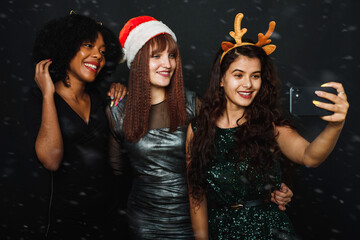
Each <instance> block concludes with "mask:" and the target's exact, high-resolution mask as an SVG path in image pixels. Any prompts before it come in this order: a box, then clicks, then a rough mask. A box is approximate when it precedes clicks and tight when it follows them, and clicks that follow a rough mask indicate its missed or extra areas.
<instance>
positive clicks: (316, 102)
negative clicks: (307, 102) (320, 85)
mask: <svg viewBox="0 0 360 240" xmlns="http://www.w3.org/2000/svg"><path fill="white" fill-rule="evenodd" d="M312 103H313V104H314V105H315V106H317V105H319V103H320V102H319V101H315V100H313V101H312Z"/></svg>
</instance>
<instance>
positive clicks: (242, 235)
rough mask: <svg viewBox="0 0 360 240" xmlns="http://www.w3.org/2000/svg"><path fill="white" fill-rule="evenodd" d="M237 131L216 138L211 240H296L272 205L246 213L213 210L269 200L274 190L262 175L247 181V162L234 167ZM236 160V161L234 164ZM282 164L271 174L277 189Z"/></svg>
mask: <svg viewBox="0 0 360 240" xmlns="http://www.w3.org/2000/svg"><path fill="white" fill-rule="evenodd" d="M236 129H237V128H230V129H220V128H217V130H216V136H215V151H216V158H215V159H213V160H212V162H211V165H210V168H209V170H208V178H207V181H208V184H209V189H208V192H207V194H206V197H207V202H208V216H209V235H210V239H246V240H250V239H256V240H261V239H264V240H265V239H266V240H271V239H295V234H294V229H293V226H292V224H291V222H290V220H289V218H288V217H287V215H286V213H285V212H283V211H281V210H279V209H278V207H277V206H276V205H275V204H273V203H268V204H265V205H262V206H255V207H245V208H244V209H229V208H219V207H216V208H212V207H211V206H213V204H214V203H215V204H216V205H217V206H231V205H234V204H235V203H239V202H244V201H251V200H256V199H266V198H267V196H268V193H269V192H268V189H269V187H271V186H270V185H269V184H267V183H266V181H265V180H264V179H263V177H261V176H260V175H256V174H255V173H254V172H252V171H251V172H250V173H251V175H252V176H254V177H255V179H254V180H253V181H251V183H250V181H249V180H248V179H247V177H246V173H245V171H246V169H247V168H248V161H247V160H245V161H243V162H241V163H239V164H238V169H239V170H237V169H236V166H235V162H236V161H235V160H236V159H238V157H239V155H238V153H235V152H234V151H232V149H233V148H234V146H235V139H234V137H233V135H234V133H235V131H236ZM234 159H235V160H234ZM279 165H280V164H279V162H276V163H275V166H274V168H273V170H272V172H271V173H270V174H271V175H272V177H273V178H274V183H275V185H276V187H279V186H280V184H281V170H280V166H279Z"/></svg>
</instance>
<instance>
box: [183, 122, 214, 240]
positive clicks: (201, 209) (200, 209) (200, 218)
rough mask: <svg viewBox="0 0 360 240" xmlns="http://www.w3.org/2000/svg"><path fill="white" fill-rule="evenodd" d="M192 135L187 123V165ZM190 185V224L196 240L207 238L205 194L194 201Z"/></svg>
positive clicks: (189, 159)
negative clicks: (199, 199)
mask: <svg viewBox="0 0 360 240" xmlns="http://www.w3.org/2000/svg"><path fill="white" fill-rule="evenodd" d="M193 137H194V133H193V131H192V128H191V124H189V127H188V130H187V135H186V165H187V166H189V164H190V163H191V144H190V143H191V141H192V138H193ZM191 192H192V191H191V187H190V186H189V201H190V217H191V224H192V228H193V231H194V236H195V239H196V240H203V239H204V240H206V239H209V235H208V215H207V202H206V196H205V195H204V196H203V198H202V199H201V201H200V203H198V202H197V201H195V199H194V198H193V197H192V194H191Z"/></svg>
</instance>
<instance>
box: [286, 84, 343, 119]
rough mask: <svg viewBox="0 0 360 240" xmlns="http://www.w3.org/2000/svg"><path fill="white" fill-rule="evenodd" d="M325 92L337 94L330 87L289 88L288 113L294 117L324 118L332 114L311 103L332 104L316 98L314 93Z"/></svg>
mask: <svg viewBox="0 0 360 240" xmlns="http://www.w3.org/2000/svg"><path fill="white" fill-rule="evenodd" d="M317 90H319V91H325V92H329V93H333V94H337V92H336V89H334V88H332V87H292V88H290V113H291V114H293V115H295V116H326V115H331V114H333V112H331V111H327V110H325V109H322V108H319V107H316V106H315V105H314V104H313V103H312V101H313V100H316V101H319V102H324V103H333V102H331V101H329V100H327V99H325V98H321V97H318V96H317V95H316V94H315V91H317Z"/></svg>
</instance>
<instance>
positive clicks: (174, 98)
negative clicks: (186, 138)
mask: <svg viewBox="0 0 360 240" xmlns="http://www.w3.org/2000/svg"><path fill="white" fill-rule="evenodd" d="M166 48H168V51H169V53H171V54H174V56H175V60H176V68H175V71H174V74H173V76H172V78H171V81H170V84H169V85H168V86H167V87H166V88H165V91H166V103H167V111H168V114H169V116H170V129H169V131H170V132H173V131H175V130H176V128H177V127H178V126H184V125H185V122H186V120H187V115H186V109H185V92H184V83H183V74H182V65H181V58H180V53H179V48H178V45H177V44H176V42H175V41H174V39H173V38H172V37H171V36H170V35H169V34H160V35H158V36H156V37H154V38H152V39H151V40H149V41H148V42H147V43H146V44H145V45H144V46H143V47H142V48H141V49H140V50H139V52H138V53H137V54H136V56H135V58H134V60H133V62H132V63H131V66H130V75H129V85H128V92H129V93H128V96H127V100H126V103H125V116H124V122H123V130H124V134H125V138H126V140H127V141H130V142H137V141H139V140H140V138H142V137H143V136H144V135H145V134H146V133H147V131H148V128H149V112H150V107H151V95H150V75H149V59H150V56H151V54H152V53H156V52H162V51H164V50H166ZM151 49H152V52H150V51H151Z"/></svg>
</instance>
